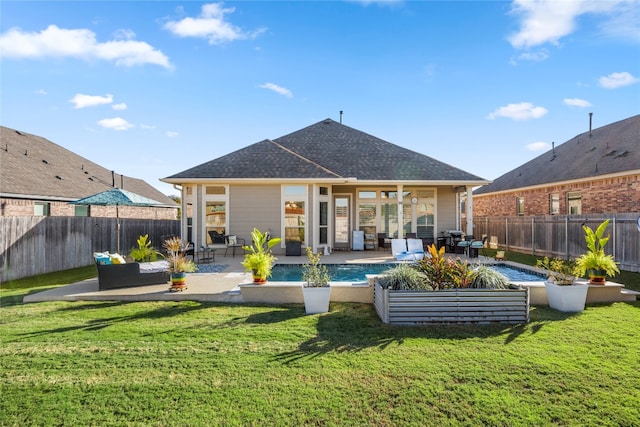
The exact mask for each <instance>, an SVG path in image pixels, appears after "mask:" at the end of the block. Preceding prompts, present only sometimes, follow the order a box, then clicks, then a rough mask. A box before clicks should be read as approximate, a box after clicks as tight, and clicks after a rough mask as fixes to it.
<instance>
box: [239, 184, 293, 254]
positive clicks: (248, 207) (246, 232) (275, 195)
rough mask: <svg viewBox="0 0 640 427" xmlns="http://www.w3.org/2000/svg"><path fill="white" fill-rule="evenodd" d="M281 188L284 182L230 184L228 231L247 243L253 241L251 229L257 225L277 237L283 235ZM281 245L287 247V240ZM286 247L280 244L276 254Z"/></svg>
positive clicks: (261, 229)
mask: <svg viewBox="0 0 640 427" xmlns="http://www.w3.org/2000/svg"><path fill="white" fill-rule="evenodd" d="M280 188H281V186H280V184H274V185H261V186H259V187H257V186H253V185H232V186H230V187H229V208H228V215H229V232H228V234H235V235H237V236H238V237H240V238H242V239H245V241H246V244H251V232H252V231H253V229H254V228H256V227H257V228H258V229H259V230H260V231H263V232H264V231H268V232H269V234H270V235H271V236H273V237H281V236H280V234H281V231H280V224H281V217H282V213H281V212H282V211H281V207H280V204H281V202H280V200H281V197H282V196H281V190H280ZM281 246H282V248H284V243H283V244H282V245H281ZM283 251H284V249H282V250H280V248H278V247H276V248H274V249H273V252H274V253H275V254H279V253H281V252H283Z"/></svg>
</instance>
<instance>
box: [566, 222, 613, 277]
mask: <svg viewBox="0 0 640 427" xmlns="http://www.w3.org/2000/svg"><path fill="white" fill-rule="evenodd" d="M608 225H609V220H608V219H607V220H605V221H604V222H603V223H602V224H600V225H599V226H598V227H597V228H596V229H595V231H594V230H593V229H592V228H591V227H589V226H587V225H583V226H582V229H583V230H584V233H585V236H584V238H585V241H586V242H587V252H586V253H584V254H583V255H581V256H579V257H578V258H577V259H576V274H577V275H579V276H584V275H585V274H586V273H589V276H590V277H591V280H590V281H591V283H604V281H605V279H606V276H615V275H616V274H617V273H620V269H619V268H618V264H617V263H616V261H615V259H614V258H613V256H612V255H609V254H606V253H605V252H604V247H605V245H606V244H607V242H609V238H610V237H611V235H610V234H607V235H606V236H605V234H604V233H605V231H606V229H607V226H608Z"/></svg>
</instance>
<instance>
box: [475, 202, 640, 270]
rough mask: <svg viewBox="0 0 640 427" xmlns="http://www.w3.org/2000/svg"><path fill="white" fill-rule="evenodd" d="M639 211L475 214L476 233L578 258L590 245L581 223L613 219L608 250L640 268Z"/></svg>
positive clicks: (509, 246)
mask: <svg viewBox="0 0 640 427" xmlns="http://www.w3.org/2000/svg"><path fill="white" fill-rule="evenodd" d="M639 216H640V213H630V214H610V215H607V216H605V215H579V216H578V215H570V216H566V215H553V216H551V215H549V216H517V217H483V218H474V224H473V225H474V230H473V231H474V233H473V234H474V235H475V236H478V237H477V238H479V237H481V236H489V238H490V240H489V241H490V242H491V243H493V244H497V245H498V246H499V247H500V248H504V249H506V250H511V251H516V252H523V253H530V254H532V255H536V256H549V257H558V258H575V257H578V256H580V255H582V254H583V253H584V252H585V251H586V249H587V245H586V243H585V240H584V231H583V229H582V225H583V224H586V225H588V226H589V227H591V228H592V229H594V230H595V229H596V227H598V225H600V224H601V223H602V222H603V221H604V220H607V219H608V220H610V223H609V226H608V227H607V232H610V233H611V239H610V240H609V243H607V246H606V247H605V250H606V252H607V253H609V254H611V255H613V257H614V258H615V260H616V261H617V262H618V263H619V266H620V269H622V270H627V271H635V272H640V230H638V225H637V219H638V217H639Z"/></svg>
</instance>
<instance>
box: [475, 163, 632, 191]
mask: <svg viewBox="0 0 640 427" xmlns="http://www.w3.org/2000/svg"><path fill="white" fill-rule="evenodd" d="M631 175H640V169H634V170H629V171H624V172H617V173H610V174H606V175H595V176H589V177H585V178H576V179H570V180H565V181H555V182H547V183H543V184H536V185H529V186H526V187H514V188H509V189H506V190H498V191H491V192H488V193H482V194H474V195H473V197H475V198H478V197H484V196H494V195H499V194H508V193H513V192H516V191H529V190H538V189H540V188H546V187H554V186H559V185H571V184H577V183H582V182H589V181H596V180H602V179H613V178H621V177H624V176H631Z"/></svg>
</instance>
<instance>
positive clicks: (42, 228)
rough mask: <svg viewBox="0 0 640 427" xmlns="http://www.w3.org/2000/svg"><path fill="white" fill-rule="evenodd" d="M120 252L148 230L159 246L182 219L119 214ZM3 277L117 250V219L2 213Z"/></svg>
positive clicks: (72, 264) (88, 260)
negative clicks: (15, 215) (163, 238)
mask: <svg viewBox="0 0 640 427" xmlns="http://www.w3.org/2000/svg"><path fill="white" fill-rule="evenodd" d="M119 222H120V252H121V253H122V254H123V255H126V254H128V253H129V250H130V249H131V248H133V247H136V246H137V243H136V240H137V239H138V237H139V236H140V235H144V234H148V235H149V239H150V240H151V243H152V245H153V246H154V247H156V248H157V249H161V248H162V237H163V236H170V235H179V233H180V221H178V220H150V219H131V218H120V219H119ZM0 230H2V233H0V282H6V281H8V280H15V279H21V278H23V277H30V276H35V275H38V274H45V273H51V272H54V271H60V270H67V269H70V268H76V267H83V266H87V265H91V264H93V263H94V261H93V253H94V252H103V251H109V252H112V253H113V252H116V251H117V242H118V234H117V233H118V230H117V220H116V219H115V218H92V217H64V216H59V217H57V216H51V217H34V216H30V217H0Z"/></svg>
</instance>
